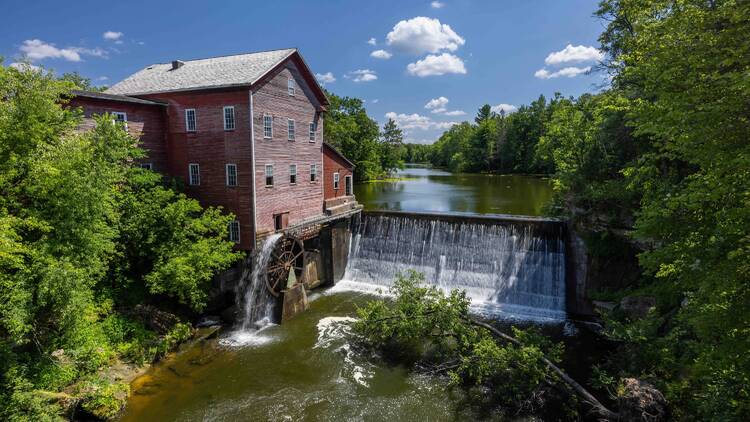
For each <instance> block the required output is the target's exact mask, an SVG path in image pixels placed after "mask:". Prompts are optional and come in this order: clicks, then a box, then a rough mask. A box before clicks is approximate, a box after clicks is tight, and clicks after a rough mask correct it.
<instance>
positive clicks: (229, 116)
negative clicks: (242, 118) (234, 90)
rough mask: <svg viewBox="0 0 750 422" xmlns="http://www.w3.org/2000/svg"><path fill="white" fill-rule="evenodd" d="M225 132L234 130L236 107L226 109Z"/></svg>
mask: <svg viewBox="0 0 750 422" xmlns="http://www.w3.org/2000/svg"><path fill="white" fill-rule="evenodd" d="M224 130H234V106H226V107H224Z"/></svg>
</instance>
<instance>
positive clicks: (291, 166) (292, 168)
mask: <svg viewBox="0 0 750 422" xmlns="http://www.w3.org/2000/svg"><path fill="white" fill-rule="evenodd" d="M292 176H294V181H293V182H292ZM289 184H290V185H296V184H297V165H296V164H289Z"/></svg>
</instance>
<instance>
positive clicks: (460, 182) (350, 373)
mask: <svg viewBox="0 0 750 422" xmlns="http://www.w3.org/2000/svg"><path fill="white" fill-rule="evenodd" d="M399 177H401V178H403V179H404V180H401V181H398V182H395V183H382V182H381V183H371V184H363V185H358V186H356V194H357V197H358V200H359V201H360V202H363V203H364V204H365V206H366V207H367V208H386V209H395V210H415V211H451V212H471V213H514V214H526V215H539V214H540V212H541V209H542V207H543V206H544V204H545V203H546V202H547V201H549V199H550V196H551V188H550V185H549V182H548V181H547V180H544V179H539V178H533V177H522V176H491V175H456V174H450V173H446V172H443V171H439V170H433V169H427V168H408V169H406V170H404V171H403V172H401V173H400V174H399ZM370 299H372V296H368V295H367V294H365V293H359V292H352V291H345V290H344V289H340V288H339V287H334V288H333V289H330V290H328V291H325V292H322V293H321V292H317V293H315V294H314V295H313V297H312V300H311V303H310V310H309V311H307V312H305V313H303V314H301V315H299V316H298V317H296V318H294V319H293V320H291V321H289V322H287V323H285V324H284V325H283V326H270V327H268V328H266V329H264V330H262V331H261V332H260V333H256V334H254V335H252V336H249V335H247V334H242V333H236V332H234V333H233V332H231V331H230V330H227V331H225V332H224V333H223V334H222V335H221V336H220V337H219V338H218V339H213V340H207V341H204V342H200V343H197V344H194V345H192V346H188V347H186V348H185V350H183V351H181V352H180V353H178V354H176V355H175V356H174V357H172V358H170V359H167V360H166V361H164V362H162V363H160V364H157V365H156V366H155V367H154V368H152V369H151V370H150V371H149V372H148V374H147V375H145V376H143V377H141V378H139V379H137V380H136V381H135V382H134V383H133V384H132V386H131V387H132V397H131V399H130V400H129V402H128V406H127V408H126V411H125V413H124V415H123V416H122V420H123V421H160V422H161V421H235V420H242V421H302V420H304V421H389V422H395V421H453V420H475V419H477V414H476V413H474V410H473V409H472V408H471V407H470V406H468V405H467V403H466V401H465V399H464V398H463V397H462V396H461V392H460V389H454V390H451V389H449V388H448V387H447V383H446V382H445V380H441V379H436V378H431V377H428V376H424V375H418V374H414V373H411V372H409V371H407V370H406V369H405V368H402V367H399V366H395V367H393V366H388V365H378V364H375V363H374V362H376V361H375V360H372V359H368V357H365V356H360V355H359V354H357V353H355V352H354V351H352V350H351V347H350V344H349V343H348V341H347V337H346V335H345V333H346V330H347V325H346V322H347V321H350V320H351V318H352V317H353V316H354V315H355V313H356V306H357V305H362V304H364V303H365V302H366V301H367V300H370ZM547 329H550V328H549V327H547ZM554 329H555V330H558V331H559V332H561V331H562V327H561V326H558V327H556V328H554ZM568 350H575V349H568ZM573 360H575V359H572V361H573ZM485 416H487V415H485ZM490 418H491V415H490Z"/></svg>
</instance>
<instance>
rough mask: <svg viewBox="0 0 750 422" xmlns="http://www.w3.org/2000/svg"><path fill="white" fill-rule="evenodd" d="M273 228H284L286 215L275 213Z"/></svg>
mask: <svg viewBox="0 0 750 422" xmlns="http://www.w3.org/2000/svg"><path fill="white" fill-rule="evenodd" d="M273 228H274V230H281V229H283V228H284V216H282V215H281V214H274V216H273Z"/></svg>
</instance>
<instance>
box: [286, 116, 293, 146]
mask: <svg viewBox="0 0 750 422" xmlns="http://www.w3.org/2000/svg"><path fill="white" fill-rule="evenodd" d="M286 129H287V135H286V139H287V140H288V141H293V140H294V120H292V119H286Z"/></svg>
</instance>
